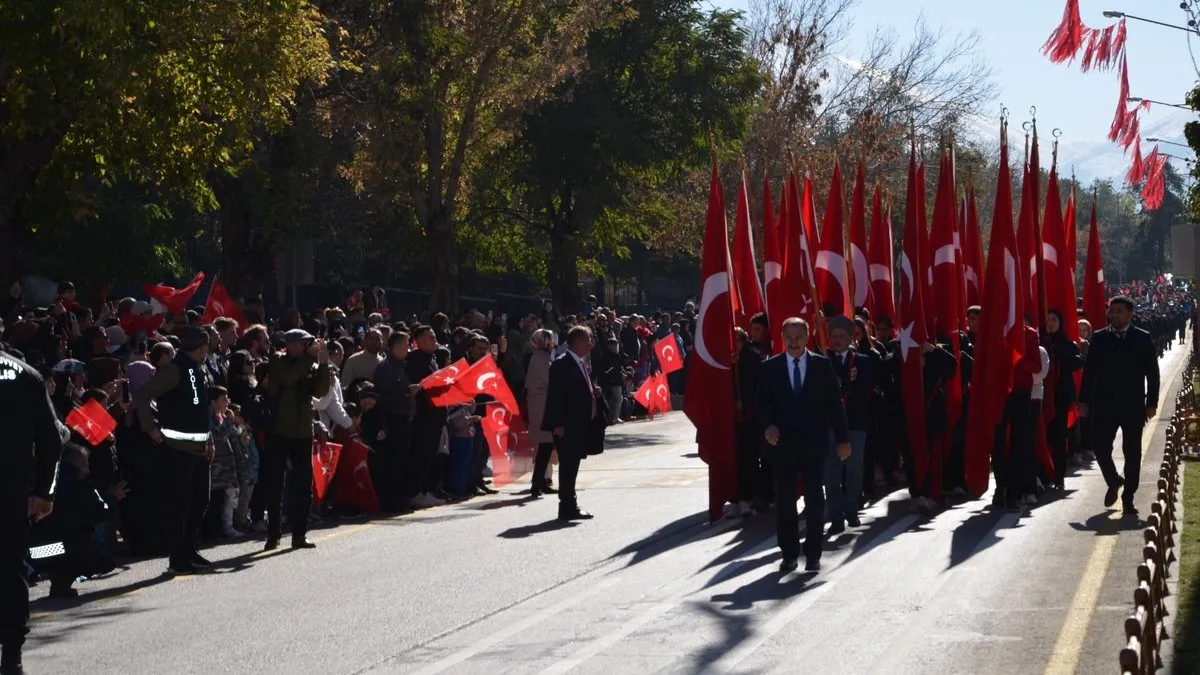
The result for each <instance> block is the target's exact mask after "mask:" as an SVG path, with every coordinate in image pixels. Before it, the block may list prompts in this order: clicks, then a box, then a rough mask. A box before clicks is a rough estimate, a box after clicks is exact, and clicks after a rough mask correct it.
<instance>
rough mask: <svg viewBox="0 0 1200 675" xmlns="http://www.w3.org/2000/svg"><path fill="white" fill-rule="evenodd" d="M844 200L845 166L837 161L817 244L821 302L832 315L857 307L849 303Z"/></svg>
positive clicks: (818, 292) (817, 280)
mask: <svg viewBox="0 0 1200 675" xmlns="http://www.w3.org/2000/svg"><path fill="white" fill-rule="evenodd" d="M842 200H843V197H842V167H841V165H840V164H839V163H838V162H837V161H836V160H835V161H834V163H833V178H832V179H830V184H829V196H828V198H827V199H826V200H825V220H824V221H823V222H822V226H823V229H822V230H821V241H820V243H819V244H817V258H816V263H815V265H814V266H815V268H816V276H815V279H816V282H817V294H818V295H820V297H821V301H822V302H824V303H825V305H826V306H828V307H829V308H830V309H831V314H832V316H836V315H842V316H849V315H851V314H853V313H854V308H853V307H851V306H850V279H849V278H848V277H849V274H848V272H847V269H846V255H845V251H844V248H843V247H844V246H845V243H844V240H845V235H844V234H843V223H842V215H843V214H842V210H843V206H842ZM821 309H823V308H821ZM832 316H831V318H832Z"/></svg>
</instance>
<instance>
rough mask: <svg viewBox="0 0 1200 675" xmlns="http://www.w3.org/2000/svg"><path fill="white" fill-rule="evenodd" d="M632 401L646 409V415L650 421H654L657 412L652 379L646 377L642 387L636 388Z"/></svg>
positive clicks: (656, 398)
mask: <svg viewBox="0 0 1200 675" xmlns="http://www.w3.org/2000/svg"><path fill="white" fill-rule="evenodd" d="M633 400H635V401H637V402H638V403H640V404H642V407H643V408H645V409H646V414H647V415H649V416H650V419H654V413H655V412H656V411H657V410H658V397H657V396H655V394H654V378H653V377H648V378H646V381H645V382H642V386H640V387H638V390H637V393H635V394H634V395H633Z"/></svg>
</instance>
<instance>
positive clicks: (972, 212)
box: [963, 184, 984, 307]
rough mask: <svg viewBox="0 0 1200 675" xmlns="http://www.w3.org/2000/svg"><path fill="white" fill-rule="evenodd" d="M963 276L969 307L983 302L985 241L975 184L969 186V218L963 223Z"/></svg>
mask: <svg viewBox="0 0 1200 675" xmlns="http://www.w3.org/2000/svg"><path fill="white" fill-rule="evenodd" d="M963 229H964V230H965V231H964V233H963V234H964V236H963V277H964V278H965V280H966V282H967V297H966V300H967V307H977V306H979V305H981V304H982V303H983V290H984V286H983V271H984V270H983V242H982V241H981V239H982V235H981V234H980V231H979V213H978V211H977V210H976V206H975V186H974V184H972V185H971V186H970V187H968V188H967V219H966V222H964V223H963Z"/></svg>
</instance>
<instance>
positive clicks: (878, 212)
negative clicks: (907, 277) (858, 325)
mask: <svg viewBox="0 0 1200 675" xmlns="http://www.w3.org/2000/svg"><path fill="white" fill-rule="evenodd" d="M894 255H895V254H894V252H893V251H892V211H891V207H890V206H889V207H888V210H887V212H886V213H885V212H884V211H883V195H882V194H881V191H880V189H879V186H878V185H876V186H875V197H874V199H873V200H872V205H871V295H870V298H871V316H872V317H873V318H878V317H880V316H886V317H887V318H889V319H891V320H892V321H895V320H896V292H895V291H894V290H893V286H892V270H893V269H895V265H894V264H893V262H892V260H893V256H894Z"/></svg>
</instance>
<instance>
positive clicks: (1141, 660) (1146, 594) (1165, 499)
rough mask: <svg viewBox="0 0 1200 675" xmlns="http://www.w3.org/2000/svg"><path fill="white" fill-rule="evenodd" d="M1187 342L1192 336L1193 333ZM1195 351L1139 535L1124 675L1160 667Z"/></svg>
mask: <svg viewBox="0 0 1200 675" xmlns="http://www.w3.org/2000/svg"><path fill="white" fill-rule="evenodd" d="M1193 340H1195V334H1194V333H1193ZM1198 363H1200V361H1198V360H1197V352H1196V350H1194V349H1193V351H1192V352H1191V353H1189V354H1188V363H1187V367H1186V369H1185V371H1184V376H1183V384H1182V386H1181V387H1180V388H1179V392H1178V393H1177V394H1176V395H1175V414H1174V415H1172V417H1171V423H1170V425H1169V426H1168V427H1167V438H1166V444H1165V446H1164V448H1163V459H1162V464H1161V465H1160V466H1159V469H1158V493H1157V496H1156V497H1155V498H1154V502H1153V503H1152V504H1151V505H1150V513H1149V515H1148V516H1147V517H1146V529H1144V530H1143V531H1142V536H1143V539H1144V542H1145V543H1144V545H1143V547H1142V554H1141V562H1140V563H1139V564H1138V566H1137V587H1136V588H1134V589H1133V604H1134V612H1133V614H1131V615H1130V616H1129V617H1128V618H1127V619H1125V647H1124V648H1123V649H1122V650H1121V654H1120V665H1121V672H1122V673H1123V674H1124V675H1151V674H1153V673H1155V672H1156V671H1157V670H1158V669H1159V668H1162V667H1163V660H1162V654H1161V649H1162V645H1163V641H1164V640H1166V638H1167V631H1166V624H1165V621H1166V617H1167V607H1166V597H1167V595H1169V593H1170V591H1169V589H1168V588H1167V579H1169V578H1170V576H1171V565H1172V564H1173V563H1174V562H1175V560H1176V556H1175V535H1176V534H1177V533H1178V531H1179V522H1178V520H1177V519H1176V504H1177V503H1178V499H1179V462H1180V459H1181V458H1182V457H1183V456H1184V455H1186V454H1191V453H1193V452H1194V447H1193V446H1194V445H1195V439H1196V434H1195V432H1196V431H1197V430H1198V429H1200V406H1198V405H1197V401H1196V394H1197V390H1196V384H1195V383H1194V382H1193V377H1197V376H1200V370H1198V369H1197V364H1198Z"/></svg>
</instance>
